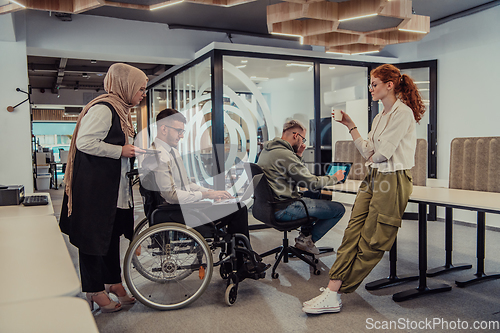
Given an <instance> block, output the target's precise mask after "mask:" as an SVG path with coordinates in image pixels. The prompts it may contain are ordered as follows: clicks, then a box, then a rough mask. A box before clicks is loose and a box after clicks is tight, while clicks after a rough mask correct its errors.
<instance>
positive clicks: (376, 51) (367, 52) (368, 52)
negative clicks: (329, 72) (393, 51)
mask: <svg viewBox="0 0 500 333" xmlns="http://www.w3.org/2000/svg"><path fill="white" fill-rule="evenodd" d="M379 52H380V51H379V50H375V51H366V52H356V53H353V55H354V54H370V53H379Z"/></svg>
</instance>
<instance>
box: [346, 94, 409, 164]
mask: <svg viewBox="0 0 500 333" xmlns="http://www.w3.org/2000/svg"><path fill="white" fill-rule="evenodd" d="M382 113H383V112H381V113H379V114H378V115H377V116H375V119H374V120H373V125H372V130H371V131H370V133H368V139H367V140H363V138H358V139H357V140H355V141H354V144H355V145H356V148H358V150H359V152H360V153H361V155H362V156H363V157H364V158H365V159H367V160H368V159H369V158H370V157H371V156H372V155H374V161H373V162H370V161H367V162H366V164H365V165H366V166H371V167H372V168H377V169H378V171H380V172H392V171H397V170H407V169H411V168H412V167H413V166H414V165H415V149H416V147H417V129H416V122H415V118H414V116H413V111H412V110H411V109H410V108H409V107H408V106H407V105H406V104H404V103H403V102H402V101H401V100H399V99H398V100H397V101H396V102H395V103H394V105H393V106H392V108H391V110H390V111H389V112H387V113H386V114H385V115H382Z"/></svg>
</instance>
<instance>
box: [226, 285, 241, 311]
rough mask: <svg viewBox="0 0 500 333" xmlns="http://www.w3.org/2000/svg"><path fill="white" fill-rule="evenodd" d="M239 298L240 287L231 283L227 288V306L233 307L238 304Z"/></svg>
mask: <svg viewBox="0 0 500 333" xmlns="http://www.w3.org/2000/svg"><path fill="white" fill-rule="evenodd" d="M237 297H238V286H237V285H235V284H233V283H231V284H230V285H229V286H227V288H226V294H225V295H224V301H225V302H226V304H227V305H229V306H231V305H233V304H234V303H236V298H237Z"/></svg>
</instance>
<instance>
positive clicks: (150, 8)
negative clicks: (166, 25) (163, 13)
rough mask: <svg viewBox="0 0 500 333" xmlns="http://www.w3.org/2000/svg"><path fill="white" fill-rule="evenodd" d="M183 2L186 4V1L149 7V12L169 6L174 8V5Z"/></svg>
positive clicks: (181, 0)
mask: <svg viewBox="0 0 500 333" xmlns="http://www.w3.org/2000/svg"><path fill="white" fill-rule="evenodd" d="M181 2H184V0H180V1H174V2H172V1H169V2H167V3H163V4H160V5H154V6H149V10H156V9H160V8H164V7H167V6H172V5H176V4H178V3H181Z"/></svg>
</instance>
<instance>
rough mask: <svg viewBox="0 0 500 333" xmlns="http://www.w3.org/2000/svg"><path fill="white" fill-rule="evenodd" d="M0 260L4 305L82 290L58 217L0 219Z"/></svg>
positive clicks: (56, 308) (1, 291)
mask: <svg viewBox="0 0 500 333" xmlns="http://www.w3.org/2000/svg"><path fill="white" fill-rule="evenodd" d="M25 208H26V209H29V208H30V207H25ZM0 263H2V269H1V270H0V305H1V304H5V303H14V302H21V301H27V300H35V299H44V298H47V297H57V296H68V295H72V296H73V295H76V294H78V293H79V292H80V280H79V279H78V276H77V274H76V271H75V268H74V266H73V262H72V260H71V258H70V256H69V253H68V249H67V247H66V243H65V242H64V239H63V237H62V236H61V231H60V229H59V225H58V224H57V221H56V218H55V216H23V217H11V218H9V219H5V218H4V219H0ZM59 310H60V307H59V306H57V307H55V308H53V311H55V312H57V311H59Z"/></svg>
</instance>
